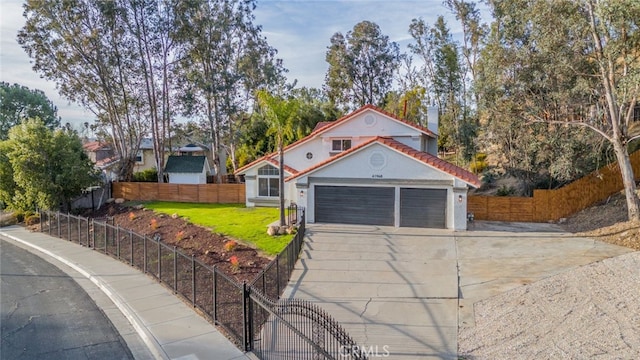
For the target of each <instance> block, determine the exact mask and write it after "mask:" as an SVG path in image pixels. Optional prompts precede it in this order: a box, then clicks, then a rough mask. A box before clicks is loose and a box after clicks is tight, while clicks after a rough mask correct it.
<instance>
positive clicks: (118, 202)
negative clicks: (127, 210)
mask: <svg viewBox="0 0 640 360" xmlns="http://www.w3.org/2000/svg"><path fill="white" fill-rule="evenodd" d="M114 202H115V203H116V204H122V203H123V202H124V199H123V198H117V199H115V200H114Z"/></svg>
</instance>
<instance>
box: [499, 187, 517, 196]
mask: <svg viewBox="0 0 640 360" xmlns="http://www.w3.org/2000/svg"><path fill="white" fill-rule="evenodd" d="M515 193H516V189H514V188H513V186H506V185H502V186H500V188H498V192H497V193H496V195H497V196H511V195H513V194H515Z"/></svg>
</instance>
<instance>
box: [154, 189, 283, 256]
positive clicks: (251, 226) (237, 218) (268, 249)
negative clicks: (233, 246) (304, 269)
mask: <svg viewBox="0 0 640 360" xmlns="http://www.w3.org/2000/svg"><path fill="white" fill-rule="evenodd" d="M145 207H146V208H149V209H152V210H154V211H156V212H159V213H164V214H168V215H172V214H176V213H177V214H178V215H180V216H182V217H185V218H187V219H189V221H190V222H192V223H194V224H197V225H201V226H205V227H208V228H211V229H212V230H213V231H214V232H216V233H219V234H225V235H227V236H230V237H233V238H235V239H238V240H240V241H243V242H246V243H248V244H253V246H254V247H256V248H258V249H260V250H262V251H263V252H264V253H266V254H269V255H275V254H277V253H279V252H280V251H282V249H284V248H285V246H287V244H288V243H289V241H291V239H292V238H293V236H292V235H280V236H269V235H268V234H267V225H269V224H271V223H272V222H274V221H277V220H278V219H279V210H278V209H277V208H261V207H260V208H248V207H245V205H244V204H198V203H176V202H163V201H157V202H151V203H147V204H145Z"/></svg>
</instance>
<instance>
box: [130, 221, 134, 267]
mask: <svg viewBox="0 0 640 360" xmlns="http://www.w3.org/2000/svg"><path fill="white" fill-rule="evenodd" d="M129 250H131V261H130V264H131V266H135V264H134V263H133V230H131V229H129Z"/></svg>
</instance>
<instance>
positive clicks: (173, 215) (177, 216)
mask: <svg viewBox="0 0 640 360" xmlns="http://www.w3.org/2000/svg"><path fill="white" fill-rule="evenodd" d="M179 217H180V215H178V213H175V214H172V215H171V218H172V219H177V218H179Z"/></svg>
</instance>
